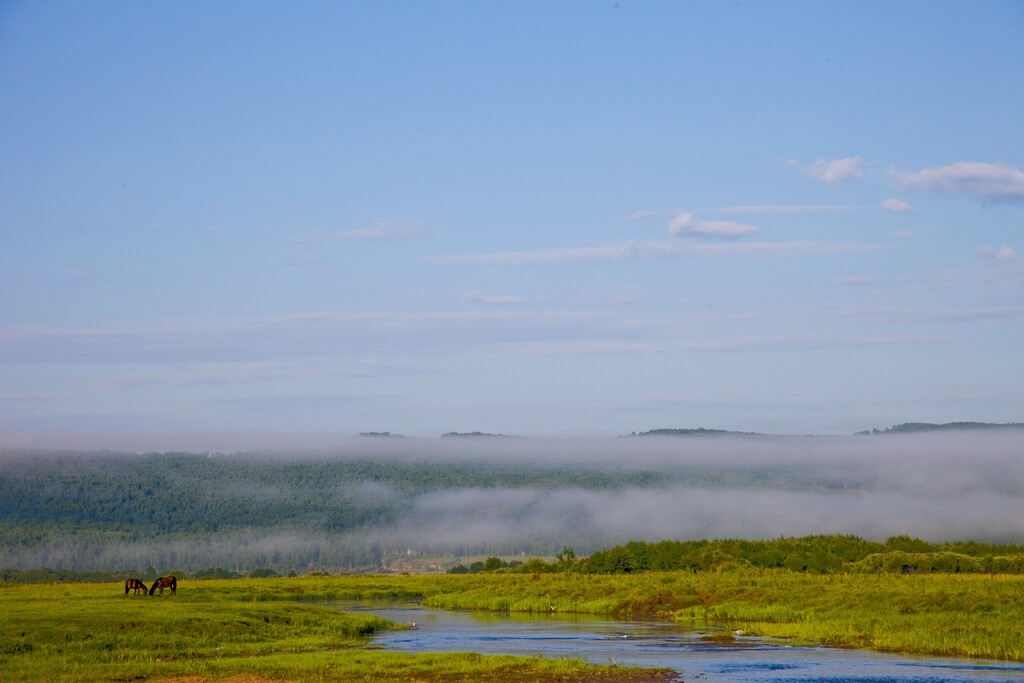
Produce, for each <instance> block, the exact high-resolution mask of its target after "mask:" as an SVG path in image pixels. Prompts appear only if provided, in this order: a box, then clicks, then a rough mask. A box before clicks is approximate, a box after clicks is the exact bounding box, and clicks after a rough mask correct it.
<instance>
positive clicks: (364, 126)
mask: <svg viewBox="0 0 1024 683" xmlns="http://www.w3.org/2000/svg"><path fill="white" fill-rule="evenodd" d="M1022 35H1024V3H1021V2H998V1H986V2H922V3H917V2H900V3H891V2H827V3H817V2H813V3H812V2H770V3H768V2H766V3H738V4H737V3H712V2H671V3H670V2H665V3H661V2H631V1H628V0H620V1H619V2H513V3H502V2H487V3H475V2H390V3H347V2H327V3H319V2H301V3H291V2H227V1H225V2H187V1H186V2H174V3H168V2H93V3H75V2H11V1H8V2H5V3H3V4H0V103H3V106H0V444H3V443H6V444H8V445H40V446H42V445H55V444H58V445H70V446H73V445H85V446H89V447H97V446H111V447H132V448H164V447H172V446H174V445H175V444H177V443H181V442H180V441H175V440H174V439H175V438H178V439H181V438H184V437H186V436H187V437H189V438H190V439H192V440H191V441H189V442H188V443H189V445H190V446H193V447H204V446H205V447H207V448H222V447H251V446H253V445H259V444H276V445H288V444H299V443H306V442H311V441H315V440H316V439H318V438H330V437H333V436H346V435H351V434H354V433H358V432H363V431H391V432H396V433H401V434H405V435H409V436H437V435H439V434H441V433H443V432H448V431H474V430H479V431H485V432H496V433H506V434H521V435H534V436H606V435H607V436H612V435H617V434H623V433H629V432H631V431H634V430H637V431H639V430H646V429H653V428H659V427H693V426H705V427H716V428H723V429H736V430H756V431H765V432H771V433H840V434H841V433H849V432H853V431H857V430H859V429H864V428H870V427H885V426H888V425H890V424H893V423H898V422H904V421H934V422H944V421H953V420H980V421H991V422H1006V421H1022V420H1024V360H1022V359H1024V353H1022V349H1024V239H1022V230H1024V170H1022V169H1024V123H1022V122H1024V82H1022V77H1021V74H1022V73H1024V40H1021V36H1022Z"/></svg>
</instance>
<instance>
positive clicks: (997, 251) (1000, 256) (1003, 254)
mask: <svg viewBox="0 0 1024 683" xmlns="http://www.w3.org/2000/svg"><path fill="white" fill-rule="evenodd" d="M980 251H981V253H982V254H984V255H985V256H987V257H988V258H990V259H991V260H992V261H994V262H995V263H997V264H1007V263H1013V262H1014V261H1016V260H1017V250H1016V249H1014V248H1013V247H1011V246H1009V245H1008V244H1004V245H1002V246H1001V247H982V248H981V249H980Z"/></svg>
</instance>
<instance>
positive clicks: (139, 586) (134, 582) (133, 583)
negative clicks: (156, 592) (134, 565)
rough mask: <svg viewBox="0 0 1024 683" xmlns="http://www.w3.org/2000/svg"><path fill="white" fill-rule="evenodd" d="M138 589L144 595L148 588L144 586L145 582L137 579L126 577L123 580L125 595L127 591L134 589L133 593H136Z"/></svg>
mask: <svg viewBox="0 0 1024 683" xmlns="http://www.w3.org/2000/svg"><path fill="white" fill-rule="evenodd" d="M140 590H141V591H142V594H143V595H145V594H146V592H147V591H148V589H147V588H146V584H144V583H142V582H141V581H139V580H138V579H128V580H127V581H125V582H124V594H125V595H128V591H135V594H136V595H138V594H139V591H140Z"/></svg>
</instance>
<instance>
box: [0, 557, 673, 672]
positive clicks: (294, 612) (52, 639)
mask: <svg viewBox="0 0 1024 683" xmlns="http://www.w3.org/2000/svg"><path fill="white" fill-rule="evenodd" d="M0 586H2V587H0V613H2V614H3V615H4V617H3V619H2V621H0V680H2V681H5V682H6V683H18V682H21V681H25V682H28V681H32V682H39V681H50V682H57V681H64V682H68V683H73V682H74V683H77V682H88V681H111V680H115V681H134V680H148V681H182V680H187V681H189V683H199V682H200V681H217V680H233V681H241V680H244V681H246V683H254V682H255V681H263V682H268V681H315V682H323V683H331V682H334V681H346V682H348V681H354V682H359V681H380V680H395V681H402V680H406V681H412V680H415V681H424V682H429V681H463V680H465V681H471V680H472V681H480V680H482V681H487V680H511V679H515V680H522V681H538V682H546V681H555V680H560V681H574V680H588V681H607V682H608V683H614V682H616V681H634V682H639V681H656V680H662V679H663V678H664V677H665V676H666V675H667V674H665V672H658V671H651V670H639V669H631V668H626V667H595V666H591V665H588V664H586V663H584V662H582V661H580V660H572V659H542V658H539V657H509V656H482V655H478V654H474V653H442V654H427V655H409V654H402V653H395V652H384V651H381V650H378V649H373V648H372V647H371V646H370V645H369V636H370V635H372V634H373V633H375V632H377V631H379V630H381V629H389V628H405V626H404V625H400V624H394V623H391V622H388V621H386V620H384V619H381V618H378V617H375V616H370V615H365V614H350V613H344V612H341V611H339V610H337V609H334V608H332V607H327V606H324V605H317V604H309V603H306V602H300V601H299V600H297V599H296V598H298V597H300V596H303V597H308V598H310V599H321V600H322V599H328V598H333V597H341V596H349V597H353V596H357V595H361V596H367V597H369V596H378V597H379V596H383V595H406V594H407V590H406V588H402V587H394V586H388V584H387V583H384V582H382V583H381V584H380V585H379V586H376V585H374V584H373V583H372V582H371V583H367V582H366V581H359V582H356V583H353V581H352V580H351V579H350V578H348V577H337V578H332V579H330V580H326V581H325V580H321V579H316V580H306V579H280V580H237V581H182V582H180V583H179V587H178V594H177V595H176V596H173V597H172V596H170V594H169V593H168V594H165V595H164V596H163V597H160V596H153V597H143V596H135V595H128V596H125V595H124V588H123V584H114V583H103V584H98V583H59V584H23V585H12V584H0ZM281 598H284V599H281Z"/></svg>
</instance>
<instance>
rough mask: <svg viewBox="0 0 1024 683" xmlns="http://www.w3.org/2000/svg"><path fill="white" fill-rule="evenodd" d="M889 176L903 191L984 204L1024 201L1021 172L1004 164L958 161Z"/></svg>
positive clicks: (1023, 177)
mask: <svg viewBox="0 0 1024 683" xmlns="http://www.w3.org/2000/svg"><path fill="white" fill-rule="evenodd" d="M889 177H890V178H891V179H892V181H893V182H895V183H896V185H897V186H898V187H899V188H900V189H902V190H906V191H917V192H932V193H938V194H964V195H967V196H970V197H973V198H975V199H978V200H981V201H987V202H995V203H1005V204H1016V203H1021V202H1024V171H1020V170H1019V169H1016V168H1012V167H1010V166H1006V165H1004V164H990V163H984V162H979V161H958V162H956V163H953V164H949V165H947V166H936V167H934V168H925V169H921V170H920V171H917V172H916V173H907V172H905V171H896V170H893V171H890V172H889Z"/></svg>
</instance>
